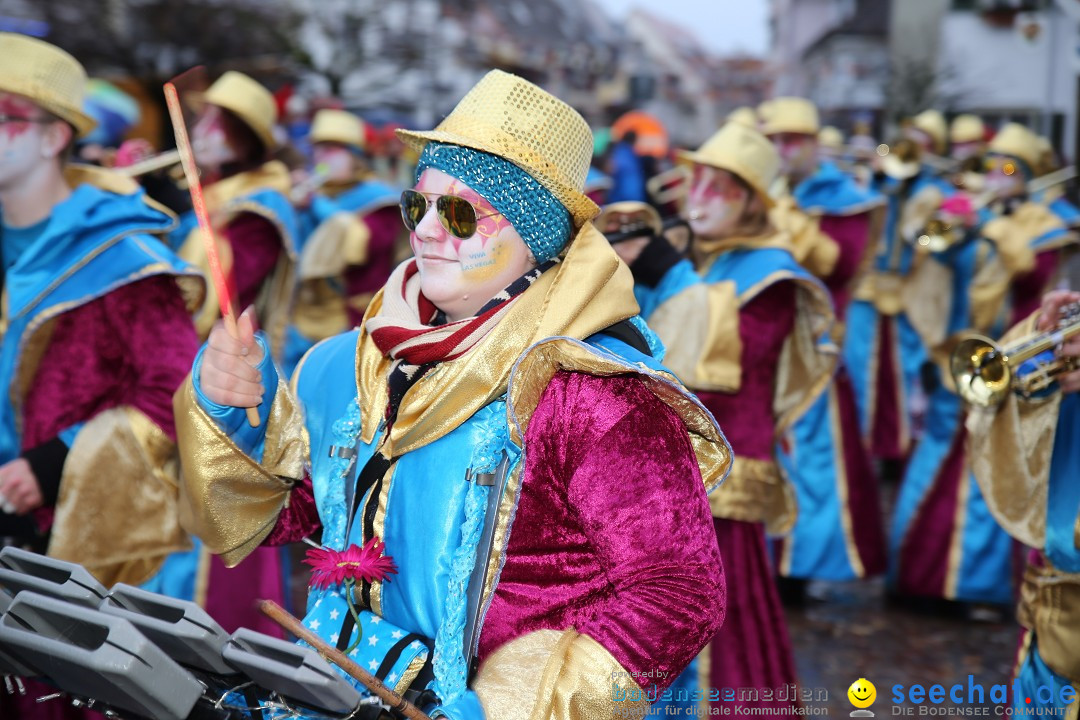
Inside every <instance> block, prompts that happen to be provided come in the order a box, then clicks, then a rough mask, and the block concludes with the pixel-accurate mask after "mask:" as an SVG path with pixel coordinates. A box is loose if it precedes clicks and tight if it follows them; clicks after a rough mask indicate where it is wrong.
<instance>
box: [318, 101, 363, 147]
mask: <svg viewBox="0 0 1080 720" xmlns="http://www.w3.org/2000/svg"><path fill="white" fill-rule="evenodd" d="M311 142H312V143H321V142H330V143H340V144H342V145H348V146H350V147H354V148H356V149H357V150H363V149H364V145H365V143H364V121H363V120H361V119H360V118H358V117H356V116H355V115H353V114H352V113H351V112H346V111H345V110H320V111H319V112H317V113H315V119H314V120H313V121H312V122H311Z"/></svg>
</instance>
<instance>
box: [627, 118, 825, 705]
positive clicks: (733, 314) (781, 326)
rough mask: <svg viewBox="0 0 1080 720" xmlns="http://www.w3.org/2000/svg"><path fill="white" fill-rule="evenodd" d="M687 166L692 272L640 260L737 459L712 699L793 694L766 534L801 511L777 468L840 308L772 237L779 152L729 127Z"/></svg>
mask: <svg viewBox="0 0 1080 720" xmlns="http://www.w3.org/2000/svg"><path fill="white" fill-rule="evenodd" d="M682 159H683V160H684V161H686V162H689V163H691V164H692V166H693V180H692V183H691V189H690V196H689V200H688V204H687V209H688V211H689V218H690V225H691V228H692V229H693V230H694V234H695V238H694V242H693V245H692V247H691V250H692V256H693V260H692V261H691V260H684V259H682V258H680V256H679V255H678V254H677V253H675V252H674V250H673V249H672V248H671V246H670V244H666V242H665V241H663V240H662V239H658V240H655V241H653V242H651V243H650V244H648V245H647V246H646V247H645V248H644V250H643V251H642V252H641V254H640V256H639V257H637V258H632V257H631V258H627V259H628V260H629V261H630V263H631V265H630V267H631V270H632V271H633V273H634V276H635V278H636V280H637V283H638V285H637V295H638V301H639V303H640V304H641V308H642V315H643V317H645V318H646V319H647V320H648V322H649V324H650V326H651V327H653V328H655V329H656V331H657V333H658V334H659V335H660V337H661V339H662V340H663V341H664V344H665V345H666V346H667V349H668V355H667V359H666V362H667V363H668V364H669V366H670V367H671V368H672V369H673V370H674V371H675V372H676V374H678V375H679V377H681V378H682V379H683V380H684V382H686V383H687V385H688V386H689V387H690V388H691V389H693V390H694V391H696V392H697V394H698V397H699V398H700V399H701V401H702V402H703V403H704V404H705V406H706V407H708V408H709V409H710V410H711V411H712V412H713V414H714V415H715V416H716V417H717V419H718V420H719V421H720V422H721V423H722V424H723V425H724V427H725V428H726V429H727V432H728V434H729V438H730V439H731V444H732V448H733V449H734V450H735V453H736V457H735V463H734V466H733V468H732V472H731V476H730V477H729V478H728V480H727V481H726V482H725V483H724V485H723V486H722V487H721V488H720V489H719V490H718V491H717V492H716V493H714V494H713V495H712V496H711V498H710V500H711V505H712V511H713V516H714V517H715V531H716V537H717V539H718V540H719V544H720V554H721V556H722V557H723V558H724V567H725V571H726V573H727V574H728V576H729V577H732V578H738V581H737V582H732V583H731V584H730V585H729V589H728V596H727V603H728V610H727V619H726V621H725V624H724V627H723V629H721V631H720V633H719V634H718V635H717V636H716V637H715V638H714V640H713V641H712V643H711V644H710V646H709V649H708V655H709V657H708V661H707V662H706V661H705V660H702V661H701V668H702V675H703V678H702V680H703V682H704V684H705V685H706V686H707V687H709V688H720V687H755V688H765V687H768V688H775V687H781V686H785V685H787V684H788V683H791V682H793V681H794V679H795V677H794V665H793V661H792V655H791V646H790V642H789V639H788V635H787V629H786V625H785V622H784V616H783V611H782V609H781V607H780V601H779V598H778V596H777V591H776V586H775V584H774V582H773V573H772V569H771V566H770V563H769V557H768V555H769V553H768V547H767V545H766V531H768V532H770V533H773V534H784V533H787V532H789V531H790V530H791V528H792V525H793V524H794V522H795V516H796V510H797V508H796V501H795V494H794V491H793V489H792V487H791V486H790V485H789V484H788V483H787V482H786V481H785V480H784V478H783V477H782V475H781V473H780V470H779V468H778V466H777V463H776V440H777V438H778V437H779V435H780V434H781V433H783V432H784V431H785V430H786V429H787V428H788V427H790V426H791V424H792V423H793V422H794V421H795V420H796V419H797V418H798V417H799V416H800V414H801V413H802V412H803V411H805V410H806V408H807V407H808V406H809V405H810V404H811V403H812V402H813V400H814V399H815V397H817V395H818V394H819V393H820V392H821V391H822V390H823V389H824V388H825V385H826V384H827V383H828V381H829V378H830V375H831V371H832V368H833V364H834V358H835V351H830V349H829V348H828V347H826V341H827V337H826V333H827V331H828V328H829V324H830V322H831V319H832V312H831V303H830V301H829V296H828V293H827V291H826V290H825V288H824V287H823V286H822V285H821V283H820V282H818V281H817V280H816V279H814V278H813V277H812V276H811V275H810V274H809V273H807V272H806V271H805V270H803V269H802V267H800V266H799V264H798V262H796V260H795V258H794V257H793V255H792V246H791V244H790V242H789V240H788V237H787V236H786V235H785V234H783V233H781V232H778V231H777V230H776V229H775V228H774V227H773V226H772V225H771V224H770V221H769V218H768V210H769V208H770V207H771V206H772V204H773V201H772V199H771V198H770V197H769V194H768V188H769V187H770V185H771V184H772V183H773V181H774V180H775V179H776V176H777V173H778V171H779V168H780V158H779V156H778V155H777V152H776V150H775V149H774V148H773V146H772V144H771V143H770V142H769V141H768V139H766V138H765V137H764V136H763V135H762V134H761V133H759V132H758V131H757V130H755V129H752V128H748V127H746V126H745V125H742V124H740V123H728V124H726V125H725V126H724V127H723V128H721V129H720V131H719V132H717V133H716V134H715V135H714V136H713V137H712V138H710V139H709V140H708V141H707V142H706V143H705V144H704V145H703V146H702V147H701V148H700V149H699V150H697V151H696V152H691V153H685V152H684V153H683V154H682ZM705 668H708V671H707V677H705V675H706V672H705V670H704V669H705ZM791 700H797V699H796V698H787V702H785V701H784V700H775V701H772V702H770V701H766V700H761V702H760V707H761V708H765V709H766V710H767V709H769V708H771V709H775V710H777V712H778V713H781V712H783V711H784V710H783V709H782V707H783V706H790V705H791V702H790V701H791ZM713 701H714V702H717V703H718V704H719V698H716V697H714V698H713Z"/></svg>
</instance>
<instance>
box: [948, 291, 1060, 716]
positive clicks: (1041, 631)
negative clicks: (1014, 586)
mask: <svg viewBox="0 0 1080 720" xmlns="http://www.w3.org/2000/svg"><path fill="white" fill-rule="evenodd" d="M1078 302H1080V293H1077V292H1072V291H1064V290H1056V291H1053V292H1050V293H1047V294H1046V295H1045V296H1044V298H1043V300H1042V307H1041V308H1039V309H1038V310H1037V311H1036V312H1034V313H1032V314H1031V315H1030V316H1029V317H1027V318H1025V319H1024V320H1023V321H1022V322H1020V323H1019V324H1018V325H1016V326H1015V327H1014V328H1012V329H1011V330H1010V331H1009V332H1008V333H1006V334H1005V336H1004V337H1003V338H1002V339H1001V340H1000V341H999V344H1002V345H1004V344H1008V343H1012V342H1017V341H1020V340H1021V339H1023V338H1026V337H1029V336H1031V335H1033V334H1045V333H1051V332H1055V331H1056V330H1058V329H1059V328H1060V327H1061V326H1062V324H1063V322H1064V323H1065V324H1072V323H1075V322H1076V315H1075V313H1076V307H1077V305H1076V304H1077V303H1078ZM1052 353H1053V355H1054V356H1056V357H1057V358H1059V359H1063V360H1066V361H1071V365H1069V366H1067V367H1066V369H1065V372H1063V373H1062V374H1061V375H1058V376H1057V378H1056V380H1057V382H1055V383H1054V384H1053V385H1052V386H1051V388H1049V390H1048V391H1047V392H1041V393H1037V396H1032V397H1025V396H1023V395H1021V394H1020V393H1019V392H1009V393H1008V394H1007V395H1006V397H1005V398H1004V401H1003V402H1002V403H1001V404H1000V405H996V406H991V407H988V408H979V409H975V410H972V412H971V413H970V414H969V415H968V418H967V431H968V436H969V437H970V442H971V452H970V462H971V469H972V471H973V472H974V474H975V478H976V480H977V481H978V484H979V487H980V488H981V489H982V492H983V495H984V496H985V497H986V504H987V506H988V507H989V509H990V512H991V513H993V516H994V519H996V520H997V521H998V522H999V523H1000V524H1001V526H1002V527H1003V528H1005V530H1007V531H1008V533H1009V534H1010V535H1011V536H1012V537H1013V538H1015V539H1016V540H1018V541H1019V542H1021V543H1023V544H1024V545H1026V546H1028V547H1029V548H1032V550H1031V551H1030V554H1029V557H1028V564H1027V569H1026V571H1025V572H1024V577H1023V584H1022V587H1021V591H1020V606H1019V609H1018V619H1019V621H1020V624H1021V625H1022V626H1023V641H1022V643H1021V645H1020V650H1019V653H1018V657H1017V661H1016V664H1015V668H1016V669H1017V673H1016V678H1015V680H1014V682H1013V683H1012V684H1010V688H1016V690H1018V691H1019V692H1015V693H1013V694H1011V695H1010V697H1009V704H1010V705H1012V707H1013V708H1015V709H1016V714H1018V715H1019V714H1020V713H1021V712H1024V713H1028V712H1030V711H1031V710H1038V709H1042V712H1043V713H1044V714H1046V715H1050V714H1052V713H1051V712H1050V711H1051V710H1052V711H1054V712H1056V714H1058V715H1059V716H1061V717H1075V716H1076V713H1077V710H1078V709H1080V654H1078V653H1077V652H1076V648H1077V642H1078V639H1080V482H1077V478H1078V477H1080V455H1078V454H1077V449H1078V448H1080V444H1078V443H1077V438H1078V437H1080V395H1078V394H1077V390H1080V371H1078V370H1076V369H1075V368H1076V367H1077V365H1076V363H1077V360H1078V358H1080V341H1078V340H1077V338H1076V337H1073V338H1072V339H1070V340H1068V341H1066V342H1064V343H1063V344H1061V345H1059V347H1058V348H1057V349H1056V350H1054V351H1052ZM1044 359H1050V360H1052V359H1053V357H1050V358H1044Z"/></svg>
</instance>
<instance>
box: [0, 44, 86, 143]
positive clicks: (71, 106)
mask: <svg viewBox="0 0 1080 720" xmlns="http://www.w3.org/2000/svg"><path fill="white" fill-rule="evenodd" d="M0 57H2V58H3V59H4V60H3V62H0V91H3V92H9V93H13V94H15V95H21V96H23V97H25V98H26V99H28V100H30V101H32V102H33V103H34V104H35V105H37V106H38V107H40V108H41V109H42V110H45V111H47V112H50V113H52V114H53V115H55V116H56V117H58V118H60V119H61V120H63V121H64V122H66V123H68V124H70V125H71V126H72V127H74V128H75V133H76V135H77V136H78V137H84V136H85V135H87V134H88V133H89V132H90V131H91V130H93V129H94V128H95V127H96V126H97V122H96V121H95V120H94V119H93V118H91V117H90V116H89V115H87V114H86V113H84V112H83V111H82V106H83V97H84V96H85V94H86V70H84V69H83V66H82V65H81V64H80V63H79V61H78V60H76V59H75V58H74V57H72V56H71V55H69V54H68V53H67V52H65V51H63V50H61V49H60V48H58V47H56V46H55V45H51V44H49V43H47V42H44V41H43V40H38V39H36V38H32V37H28V36H26V35H19V34H16V33H8V32H0Z"/></svg>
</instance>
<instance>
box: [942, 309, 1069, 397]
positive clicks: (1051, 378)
mask: <svg viewBox="0 0 1080 720" xmlns="http://www.w3.org/2000/svg"><path fill="white" fill-rule="evenodd" d="M1078 317H1080V306H1078V305H1069V306H1066V307H1065V308H1063V309H1062V314H1061V320H1060V322H1059V323H1058V326H1057V328H1056V329H1054V330H1050V331H1048V332H1044V333H1040V334H1036V335H1031V336H1030V337H1026V338H1021V339H1020V340H1017V341H1016V342H1014V343H1010V344H1009V345H998V344H997V343H995V342H994V341H993V340H991V339H990V338H987V337H983V336H982V335H968V336H966V337H964V338H963V339H961V340H960V342H959V343H958V344H957V345H956V347H955V348H954V349H953V352H952V356H951V357H950V358H949V372H950V374H951V375H952V378H953V381H954V382H955V383H956V391H957V392H958V393H959V394H960V397H962V398H963V399H964V400H966V401H967V402H968V403H970V404H971V405H975V406H977V407H992V406H995V405H999V404H1001V402H1002V401H1004V400H1005V398H1006V397H1008V394H1009V393H1010V392H1017V393H1019V394H1020V395H1022V396H1024V397H1028V398H1030V397H1035V396H1037V395H1041V394H1042V393H1044V392H1047V391H1049V390H1051V389H1052V387H1053V384H1054V382H1056V380H1057V377H1058V376H1059V375H1061V374H1063V373H1067V372H1071V371H1073V370H1075V369H1076V363H1075V361H1074V359H1073V358H1069V357H1060V356H1058V354H1057V353H1056V351H1055V350H1056V348H1058V347H1060V346H1061V345H1062V344H1063V343H1065V341H1067V340H1068V339H1069V338H1072V337H1074V336H1076V335H1078V334H1080V321H1078V320H1077V318H1078Z"/></svg>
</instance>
